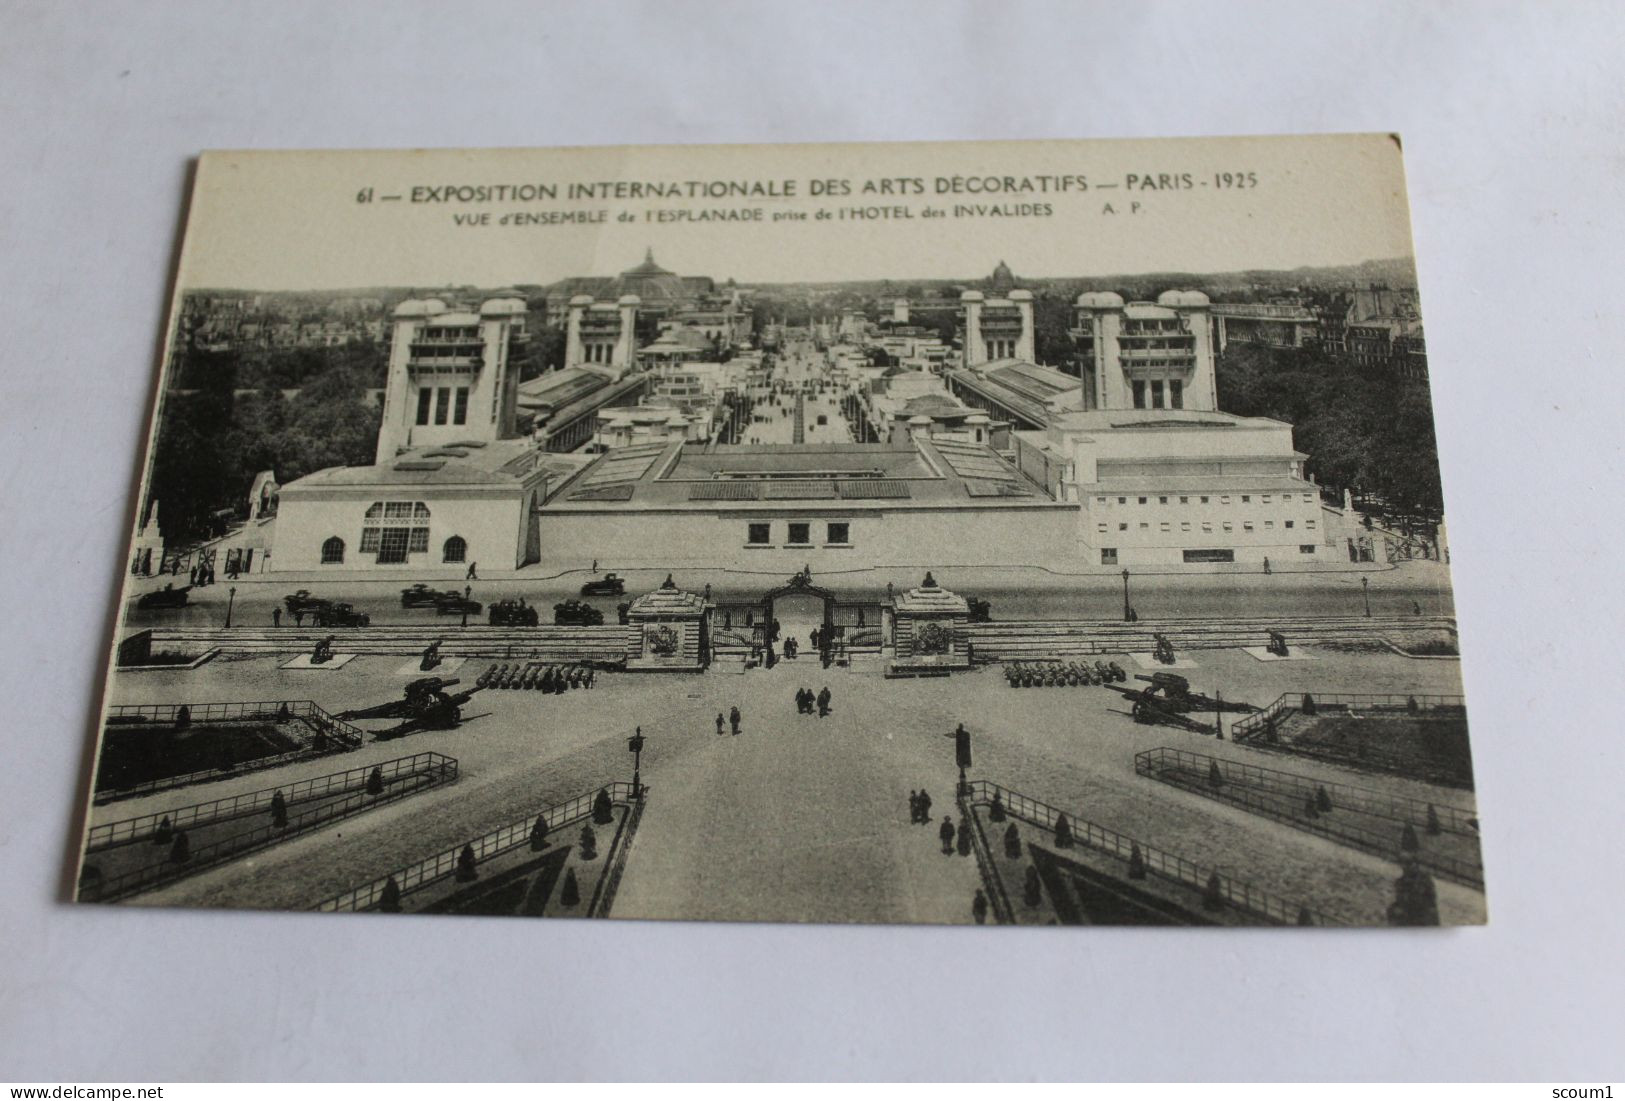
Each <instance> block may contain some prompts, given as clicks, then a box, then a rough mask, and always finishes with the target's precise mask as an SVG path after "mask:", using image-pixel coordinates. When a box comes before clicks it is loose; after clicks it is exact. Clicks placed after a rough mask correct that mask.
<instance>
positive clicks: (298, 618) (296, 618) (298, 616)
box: [293, 610, 305, 627]
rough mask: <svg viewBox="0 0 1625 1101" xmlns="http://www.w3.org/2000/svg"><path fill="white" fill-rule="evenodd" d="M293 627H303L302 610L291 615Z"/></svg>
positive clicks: (303, 615) (303, 614) (303, 617)
mask: <svg viewBox="0 0 1625 1101" xmlns="http://www.w3.org/2000/svg"><path fill="white" fill-rule="evenodd" d="M293 625H294V626H295V627H303V626H304V625H305V613H304V612H303V611H302V610H300V611H295V612H294V613H293Z"/></svg>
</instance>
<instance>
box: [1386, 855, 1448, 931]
mask: <svg viewBox="0 0 1625 1101" xmlns="http://www.w3.org/2000/svg"><path fill="white" fill-rule="evenodd" d="M1388 924H1389V925H1437V924H1439V899H1438V895H1437V893H1436V892H1435V891H1434V888H1433V877H1432V876H1430V875H1428V874H1427V873H1426V872H1424V871H1423V870H1422V866H1421V865H1420V864H1418V863H1417V862H1416V861H1414V860H1407V861H1406V862H1405V869H1404V870H1403V871H1402V872H1400V873H1399V878H1398V879H1396V880H1395V881H1394V901H1393V902H1392V903H1391V904H1390V905H1389V907H1388Z"/></svg>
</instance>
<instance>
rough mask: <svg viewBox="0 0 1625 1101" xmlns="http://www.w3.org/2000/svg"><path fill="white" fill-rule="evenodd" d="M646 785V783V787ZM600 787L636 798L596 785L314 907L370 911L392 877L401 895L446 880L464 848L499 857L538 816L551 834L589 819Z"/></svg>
mask: <svg viewBox="0 0 1625 1101" xmlns="http://www.w3.org/2000/svg"><path fill="white" fill-rule="evenodd" d="M645 787H646V788H647V785H646V786H645ZM600 790H607V791H608V792H609V797H610V799H611V800H612V801H614V802H617V803H631V802H632V800H633V798H634V792H633V790H632V785H631V784H629V783H626V782H624V781H616V782H614V783H611V784H605V785H604V786H603V788H594V789H593V790H592V791H590V792H588V793H587V794H586V795H578V796H576V797H575V798H574V799H571V800H569V801H568V802H564V803H560V804H558V805H557V806H552V807H548V808H546V809H545V810H543V811H541V812H540V813H539V814H532V815H527V816H526V817H524V818H521V819H520V820H519V821H517V822H511V823H509V824H508V825H506V826H503V827H502V828H501V829H498V830H494V831H493V832H491V833H488V834H486V835H485V836H483V837H478V838H475V839H473V840H471V841H469V842H467V843H466V845H455V846H453V847H452V848H449V849H447V850H445V851H444V852H440V853H436V854H435V855H434V856H431V857H429V858H428V859H427V860H420V861H418V862H417V863H416V864H409V865H407V866H406V867H404V868H401V869H400V870H399V871H396V872H393V873H391V874H390V875H386V876H384V877H383V878H382V879H375V880H373V881H372V882H371V883H367V884H363V885H362V886H360V887H356V888H353V889H351V890H348V891H345V892H344V893H342V894H339V895H336V896H334V897H333V898H329V899H326V900H324V901H322V902H318V903H317V904H316V905H315V906H312V907H311V909H312V910H320V911H327V912H337V911H347V910H368V909H371V908H372V907H374V906H376V905H377V904H378V901H379V899H380V898H382V897H383V893H384V887H385V885H386V884H387V883H388V882H389V881H390V880H391V879H393V880H394V881H395V885H396V887H398V888H399V889H400V892H401V894H403V895H404V894H406V893H407V892H409V891H413V890H416V889H418V888H420V887H424V886H427V885H429V884H431V883H434V882H436V881H437V880H440V879H444V878H445V877H446V876H448V875H451V874H453V873H454V872H455V871H456V870H457V861H458V859H459V858H460V857H461V856H462V852H463V849H464V848H465V847H468V848H472V849H473V851H474V860H475V862H476V863H478V862H480V861H484V860H488V859H490V858H491V857H493V856H499V855H501V854H502V853H505V852H507V851H508V850H510V849H514V848H517V847H519V846H520V845H525V844H528V843H529V842H530V831H531V830H532V829H534V828H535V825H536V819H537V818H538V817H541V818H545V819H546V820H547V829H548V832H549V833H551V832H552V831H554V830H558V829H562V828H563V827H565V826H568V825H570V824H572V823H574V822H577V821H580V820H581V819H583V818H586V817H587V816H588V815H590V814H591V813H592V801H593V800H594V799H596V798H597V797H598V792H599V791H600Z"/></svg>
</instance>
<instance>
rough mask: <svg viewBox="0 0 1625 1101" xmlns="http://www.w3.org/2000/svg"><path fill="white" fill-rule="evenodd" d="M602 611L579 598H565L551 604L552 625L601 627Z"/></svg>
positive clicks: (602, 621)
mask: <svg viewBox="0 0 1625 1101" xmlns="http://www.w3.org/2000/svg"><path fill="white" fill-rule="evenodd" d="M603 623H604V613H603V612H600V611H599V610H598V609H597V608H594V607H593V606H592V605H591V604H588V603H585V602H584V601H580V600H573V599H572V600H566V601H565V602H564V603H563V604H555V605H553V625H554V626H556V627H601V626H603Z"/></svg>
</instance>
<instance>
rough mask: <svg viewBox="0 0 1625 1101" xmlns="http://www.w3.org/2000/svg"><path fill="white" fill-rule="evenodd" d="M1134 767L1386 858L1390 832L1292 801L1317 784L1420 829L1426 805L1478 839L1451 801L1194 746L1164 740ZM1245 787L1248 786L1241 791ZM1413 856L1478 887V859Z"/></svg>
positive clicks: (1391, 851)
mask: <svg viewBox="0 0 1625 1101" xmlns="http://www.w3.org/2000/svg"><path fill="white" fill-rule="evenodd" d="M1214 764H1217V765H1218V767H1219V774H1220V776H1221V777H1223V779H1224V783H1222V784H1220V785H1219V786H1218V787H1214V786H1213V784H1212V782H1211V781H1210V780H1209V779H1208V775H1209V770H1210V769H1211V768H1212V766H1213V765H1214ZM1134 771H1135V772H1137V773H1138V774H1140V775H1141V776H1146V777H1149V778H1150V779H1153V780H1159V781H1161V782H1162V783H1165V784H1168V785H1171V786H1173V787H1177V788H1181V789H1183V790H1185V791H1189V792H1192V793H1193V794H1196V795H1202V796H1205V797H1207V798H1209V799H1215V800H1218V801H1220V802H1224V803H1230V804H1232V805H1233V806H1237V807H1240V808H1242V809H1243V810H1246V811H1248V812H1249V813H1252V814H1257V815H1262V816H1263V817H1266V818H1272V819H1274V820H1275V821H1277V822H1282V823H1284V824H1286V825H1289V826H1292V827H1294V828H1296V829H1300V830H1303V831H1305V832H1307V833H1312V834H1315V835H1317V836H1320V837H1324V838H1327V839H1328V840H1331V841H1337V842H1340V843H1342V844H1345V845H1349V846H1351V847H1353V848H1357V849H1361V850H1363V851H1365V852H1368V853H1371V854H1372V855H1374V856H1380V857H1384V858H1387V859H1399V858H1400V850H1399V837H1398V834H1397V833H1396V832H1395V831H1389V832H1387V833H1382V832H1378V831H1376V830H1370V829H1366V828H1364V827H1362V826H1357V825H1355V824H1353V823H1351V822H1349V821H1347V820H1346V819H1338V818H1335V817H1329V818H1328V817H1320V818H1306V817H1304V816H1303V815H1301V814H1299V813H1298V812H1297V808H1301V807H1302V805H1303V800H1305V799H1313V798H1315V796H1316V793H1317V791H1318V790H1319V789H1324V790H1325V791H1326V794H1327V796H1328V797H1329V798H1330V799H1331V801H1332V805H1333V807H1334V808H1337V809H1342V810H1350V811H1358V812H1360V813H1364V814H1370V815H1374V816H1376V817H1380V818H1391V819H1393V820H1395V821H1397V822H1403V823H1408V824H1410V825H1412V826H1420V827H1423V828H1426V826H1427V812H1428V810H1429V809H1430V808H1431V809H1432V810H1433V811H1434V812H1435V814H1436V816H1437V818H1438V822H1439V828H1440V830H1441V831H1442V832H1447V833H1455V834H1459V835H1462V836H1468V837H1472V838H1473V839H1474V840H1475V841H1476V840H1477V838H1478V830H1476V829H1474V828H1473V827H1472V826H1471V825H1470V823H1471V822H1473V821H1475V817H1474V815H1473V813H1472V812H1471V811H1465V810H1460V809H1458V808H1456V807H1439V806H1438V805H1437V804H1432V803H1426V802H1422V801H1420V800H1416V799H1405V798H1393V797H1390V796H1387V795H1384V794H1383V793H1381V792H1375V791H1371V790H1369V789H1367V788H1357V787H1353V786H1351V785H1348V784H1336V783H1325V782H1322V781H1319V780H1315V779H1313V778H1311V777H1308V776H1297V775H1294V774H1292V773H1289V772H1279V771H1277V770H1275V769H1272V768H1259V767H1257V766H1255V765H1247V764H1238V763H1235V762H1232V761H1226V760H1223V759H1222V758H1218V757H1209V756H1207V755H1206V754H1202V753H1189V752H1187V751H1185V750H1180V749H1172V748H1168V747H1162V748H1158V749H1148V750H1145V751H1144V752H1141V753H1136V754H1135V755H1134ZM1238 785H1241V786H1238ZM1248 787H1251V788H1253V789H1254V790H1247V788H1248ZM1258 789H1262V790H1258ZM1282 798H1285V799H1288V800H1292V802H1291V803H1290V804H1289V805H1286V806H1283V805H1282V803H1281V802H1280V800H1281V799H1282ZM1416 860H1417V862H1418V863H1419V864H1421V865H1422V866H1424V867H1426V868H1430V869H1432V870H1433V871H1434V872H1437V873H1438V874H1439V875H1441V876H1443V877H1445V878H1446V879H1452V880H1455V881H1456V882H1457V883H1461V884H1464V885H1466V886H1468V887H1472V888H1475V889H1477V890H1480V891H1482V890H1483V889H1484V868H1483V866H1482V865H1481V864H1477V863H1474V862H1472V861H1469V860H1461V859H1459V858H1457V857H1453V856H1449V855H1446V854H1444V853H1430V852H1425V851H1423V852H1418V853H1417V854H1416Z"/></svg>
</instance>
